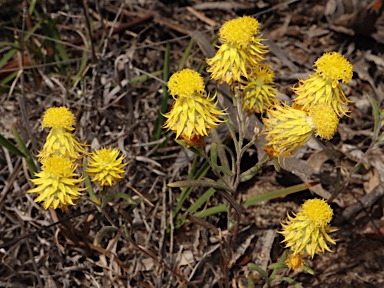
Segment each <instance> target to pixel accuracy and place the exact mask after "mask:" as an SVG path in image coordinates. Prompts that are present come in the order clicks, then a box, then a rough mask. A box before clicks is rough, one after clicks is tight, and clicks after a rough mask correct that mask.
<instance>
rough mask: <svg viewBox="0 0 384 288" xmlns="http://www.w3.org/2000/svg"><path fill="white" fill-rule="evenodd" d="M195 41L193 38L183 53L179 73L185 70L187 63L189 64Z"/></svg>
mask: <svg viewBox="0 0 384 288" xmlns="http://www.w3.org/2000/svg"><path fill="white" fill-rule="evenodd" d="M194 42H195V41H194V40H193V38H191V40H190V41H189V44H188V46H187V48H186V49H185V50H184V53H183V57H182V58H181V60H180V63H179V69H178V71H180V70H181V69H183V68H184V66H185V63H186V62H187V60H188V58H189V56H190V54H191V50H192V47H193V44H194Z"/></svg>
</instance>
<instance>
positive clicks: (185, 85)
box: [168, 69, 205, 98]
mask: <svg viewBox="0 0 384 288" xmlns="http://www.w3.org/2000/svg"><path fill="white" fill-rule="evenodd" d="M168 89H169V93H170V94H171V95H172V96H173V98H175V97H176V95H177V96H180V97H189V96H191V95H193V94H195V93H197V94H204V89H205V86H204V79H203V77H201V75H200V74H199V73H198V72H196V71H194V70H192V69H183V70H181V71H179V72H176V73H174V74H173V75H172V76H171V77H170V78H169V81H168Z"/></svg>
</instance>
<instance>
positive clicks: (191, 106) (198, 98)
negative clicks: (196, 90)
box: [164, 94, 225, 146]
mask: <svg viewBox="0 0 384 288" xmlns="http://www.w3.org/2000/svg"><path fill="white" fill-rule="evenodd" d="M214 98H215V96H213V97H209V96H205V95H199V94H194V95H193V96H190V97H179V98H176V99H175V101H174V104H173V107H172V108H171V110H170V111H169V112H168V113H167V114H165V115H164V116H165V117H166V118H167V120H166V122H165V124H164V128H167V129H168V130H172V131H173V132H175V133H176V139H179V138H180V139H181V140H182V141H184V142H185V143H187V144H188V145H190V146H200V145H201V144H202V142H201V141H202V138H203V137H204V136H207V135H208V134H209V131H210V129H211V128H215V127H216V126H217V125H219V124H220V123H221V122H223V120H220V119H219V118H218V117H219V116H222V115H224V114H225V112H224V111H223V110H218V109H217V108H216V104H217V102H213V100H214Z"/></svg>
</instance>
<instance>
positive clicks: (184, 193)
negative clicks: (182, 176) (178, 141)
mask: <svg viewBox="0 0 384 288" xmlns="http://www.w3.org/2000/svg"><path fill="white" fill-rule="evenodd" d="M196 162H197V158H195V160H194V165H196ZM209 168H210V166H209V164H208V163H207V162H204V163H203V165H201V167H200V169H199V170H198V171H197V173H196V175H193V174H192V175H193V176H192V177H188V179H190V180H191V179H201V178H202V177H204V176H205V175H206V174H207V172H208V170H209ZM192 190H193V187H186V188H184V189H183V190H181V194H180V199H179V201H178V202H177V205H176V208H175V210H174V211H173V218H175V217H176V215H177V213H179V211H180V209H181V207H182V206H183V204H184V202H185V200H186V199H187V197H188V195H189V194H190V193H191V192H192Z"/></svg>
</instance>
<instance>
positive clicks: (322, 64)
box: [313, 52, 353, 83]
mask: <svg viewBox="0 0 384 288" xmlns="http://www.w3.org/2000/svg"><path fill="white" fill-rule="evenodd" d="M313 66H315V67H316V73H317V74H320V75H322V76H323V77H324V78H326V79H331V80H333V81H335V82H336V81H339V80H341V81H342V82H343V83H348V82H349V81H351V80H352V76H353V66H352V64H351V63H350V62H349V61H348V60H347V59H345V58H344V57H343V55H341V54H340V53H338V52H328V53H324V54H323V56H321V57H320V58H319V59H317V60H316V62H315V64H314V65H313Z"/></svg>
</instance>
